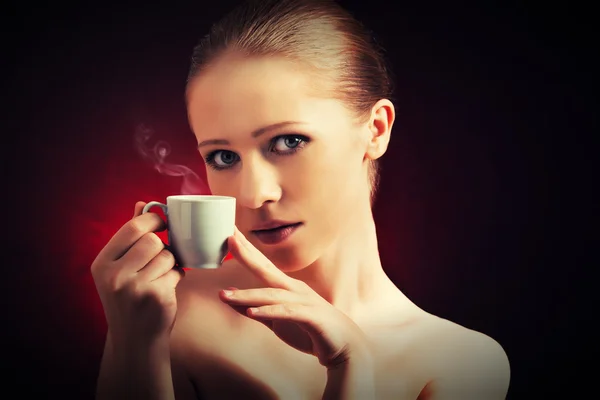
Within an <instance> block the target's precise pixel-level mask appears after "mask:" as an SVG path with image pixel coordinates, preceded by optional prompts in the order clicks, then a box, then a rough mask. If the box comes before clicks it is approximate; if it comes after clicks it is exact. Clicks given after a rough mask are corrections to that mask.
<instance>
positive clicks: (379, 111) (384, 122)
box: [365, 99, 396, 160]
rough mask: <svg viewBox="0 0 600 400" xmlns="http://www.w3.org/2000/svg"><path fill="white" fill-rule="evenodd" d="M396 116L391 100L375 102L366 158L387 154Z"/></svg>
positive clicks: (375, 157)
mask: <svg viewBox="0 0 600 400" xmlns="http://www.w3.org/2000/svg"><path fill="white" fill-rule="evenodd" d="M395 118H396V111H395V109H394V104H392V102H391V101H389V100H388V99H381V100H379V101H378V102H377V103H375V105H374V106H373V108H372V110H371V117H370V119H369V122H368V125H367V126H368V130H369V133H370V135H369V141H368V143H367V152H366V154H365V158H366V159H367V158H368V159H371V160H377V159H378V158H379V157H381V156H383V155H384V154H385V152H386V150H387V148H388V144H389V142H390V135H391V133H392V126H393V125H394V119H395Z"/></svg>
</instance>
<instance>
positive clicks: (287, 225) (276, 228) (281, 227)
mask: <svg viewBox="0 0 600 400" xmlns="http://www.w3.org/2000/svg"><path fill="white" fill-rule="evenodd" d="M296 225H300V222H296V223H295V224H286V225H279V226H276V227H273V228H269V229H257V230H255V231H253V232H273V231H276V230H278V229H283V228H287V227H289V226H296Z"/></svg>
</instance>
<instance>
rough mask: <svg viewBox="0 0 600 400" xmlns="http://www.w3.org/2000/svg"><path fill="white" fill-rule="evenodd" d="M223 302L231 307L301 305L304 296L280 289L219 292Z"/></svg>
mask: <svg viewBox="0 0 600 400" xmlns="http://www.w3.org/2000/svg"><path fill="white" fill-rule="evenodd" d="M219 296H220V298H221V300H222V301H224V302H226V303H228V304H230V305H244V306H249V307H250V306H263V305H272V304H279V303H300V304H302V300H303V298H302V297H303V296H301V295H299V294H298V293H295V292H291V291H289V290H286V289H278V288H271V287H268V288H257V289H242V290H240V289H238V290H231V289H227V290H222V291H221V292H219Z"/></svg>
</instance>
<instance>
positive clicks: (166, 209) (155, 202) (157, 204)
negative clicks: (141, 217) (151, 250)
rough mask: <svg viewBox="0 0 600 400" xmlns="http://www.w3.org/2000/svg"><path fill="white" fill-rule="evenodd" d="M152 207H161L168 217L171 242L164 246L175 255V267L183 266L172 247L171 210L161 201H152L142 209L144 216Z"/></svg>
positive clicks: (168, 234)
mask: <svg viewBox="0 0 600 400" xmlns="http://www.w3.org/2000/svg"><path fill="white" fill-rule="evenodd" d="M152 207H160V208H161V209H162V210H163V213H164V214H165V216H166V217H167V238H168V240H169V243H168V244H167V243H163V244H164V245H165V249H167V250H169V251H170V252H171V253H173V256H174V257H175V266H176V267H178V266H180V265H181V264H180V263H179V258H178V257H177V254H175V252H174V249H173V248H172V247H171V243H172V241H171V231H170V230H169V208H168V207H167V205H166V204H163V203H161V202H159V201H151V202H149V203H147V204H146V205H145V206H144V208H143V209H142V214H145V213H147V212H149V211H150V209H151V208H152Z"/></svg>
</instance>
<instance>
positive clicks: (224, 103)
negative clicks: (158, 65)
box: [187, 58, 346, 137]
mask: <svg viewBox="0 0 600 400" xmlns="http://www.w3.org/2000/svg"><path fill="white" fill-rule="evenodd" d="M187 100H188V117H189V120H190V125H191V127H192V130H193V131H194V133H195V134H196V136H197V137H201V136H207V135H210V136H211V137H212V136H214V135H215V134H221V135H225V136H226V135H234V134H236V133H237V132H249V131H251V130H253V129H256V128H257V127H259V126H263V125H266V124H272V123H277V122H281V121H303V122H306V123H311V122H314V121H317V120H322V119H323V118H325V117H326V116H327V115H328V114H329V116H331V115H332V113H333V114H339V113H340V112H341V113H345V112H346V111H345V109H344V107H343V105H342V104H341V102H339V101H338V100H335V99H333V98H327V97H324V96H317V92H316V90H315V76H314V75H313V74H310V73H309V72H308V71H307V69H306V67H301V66H299V65H298V64H294V63H292V62H290V61H288V60H285V59H281V58H253V59H240V58H237V59H236V58H224V59H221V60H219V61H218V62H217V63H215V64H213V65H211V66H210V67H209V68H208V69H206V70H204V71H203V72H202V73H201V74H200V75H199V76H198V77H196V78H195V79H194V80H193V81H192V82H191V83H190V87H189V90H188V99H187Z"/></svg>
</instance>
